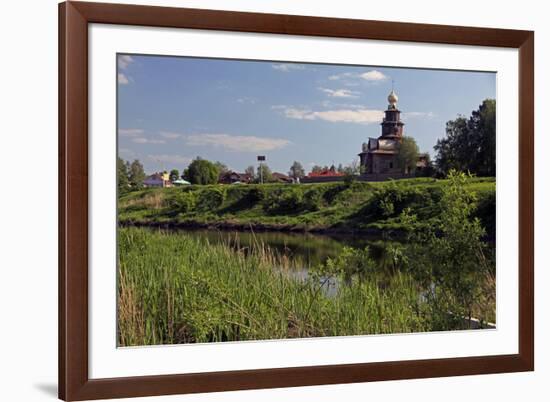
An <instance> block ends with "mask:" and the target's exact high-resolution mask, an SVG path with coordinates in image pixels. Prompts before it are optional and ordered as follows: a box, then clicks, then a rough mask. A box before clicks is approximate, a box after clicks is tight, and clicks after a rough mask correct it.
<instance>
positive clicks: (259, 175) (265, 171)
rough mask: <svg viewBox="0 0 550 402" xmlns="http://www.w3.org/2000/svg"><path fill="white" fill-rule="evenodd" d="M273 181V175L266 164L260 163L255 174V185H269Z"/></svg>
mask: <svg viewBox="0 0 550 402" xmlns="http://www.w3.org/2000/svg"><path fill="white" fill-rule="evenodd" d="M271 181H273V173H272V172H271V169H270V168H269V166H267V164H265V163H260V165H259V166H258V170H257V172H256V182H257V183H269V182H271Z"/></svg>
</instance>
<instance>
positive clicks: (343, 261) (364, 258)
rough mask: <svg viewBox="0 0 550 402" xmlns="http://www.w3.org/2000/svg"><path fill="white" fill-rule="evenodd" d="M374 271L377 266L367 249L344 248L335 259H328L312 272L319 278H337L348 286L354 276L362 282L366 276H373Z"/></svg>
mask: <svg viewBox="0 0 550 402" xmlns="http://www.w3.org/2000/svg"><path fill="white" fill-rule="evenodd" d="M376 270H377V266H376V263H375V261H374V260H373V259H372V257H371V256H370V249H369V247H365V248H364V249H357V248H352V247H344V248H343V249H342V252H341V253H340V254H339V255H338V256H337V257H336V258H328V259H327V261H326V263H325V264H323V265H321V266H318V267H316V268H315V271H314V272H315V274H316V275H318V276H320V277H331V276H336V277H339V278H341V279H342V280H343V281H344V282H346V283H348V284H349V283H350V281H351V280H352V278H353V277H354V276H357V277H358V278H360V279H361V280H363V279H365V278H366V277H367V276H368V275H373V274H374V273H375V272H376Z"/></svg>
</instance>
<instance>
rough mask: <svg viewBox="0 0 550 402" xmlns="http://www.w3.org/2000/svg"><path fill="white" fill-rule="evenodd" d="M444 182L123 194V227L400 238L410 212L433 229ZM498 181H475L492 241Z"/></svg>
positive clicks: (479, 209)
mask: <svg viewBox="0 0 550 402" xmlns="http://www.w3.org/2000/svg"><path fill="white" fill-rule="evenodd" d="M446 183H447V180H437V179H432V178H416V179H405V180H396V181H387V182H377V183H365V182H352V183H343V182H342V183H323V184H300V185H291V184H264V185H259V184H253V185H211V186H186V187H178V188H149V189H144V190H140V191H134V192H130V193H127V194H124V195H122V196H121V197H120V199H119V203H118V208H119V210H118V217H119V223H120V224H121V225H123V226H131V225H136V226H167V227H187V228H192V227H196V228H199V227H216V228H220V229H236V230H256V231H260V230H279V231H301V232H307V231H311V232H341V233H357V232H399V231H404V230H407V229H410V228H407V227H404V225H403V224H402V222H401V220H400V215H401V213H402V212H403V211H404V210H405V209H407V210H409V211H410V213H411V214H415V215H417V217H418V218H419V219H418V221H419V222H423V223H425V224H428V223H429V222H431V221H432V220H434V219H437V218H438V215H439V214H440V207H439V200H440V198H441V194H442V191H441V190H442V188H443V186H445V185H446ZM495 186H496V183H495V179H494V178H470V179H468V182H467V188H468V189H469V190H470V191H471V192H472V193H474V194H475V195H476V198H477V204H478V207H477V210H476V213H475V214H476V216H477V217H478V218H479V219H480V220H481V222H482V224H483V226H484V227H485V230H486V232H487V236H488V237H489V238H492V237H494V227H495V224H494V222H495Z"/></svg>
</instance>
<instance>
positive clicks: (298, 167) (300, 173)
mask: <svg viewBox="0 0 550 402" xmlns="http://www.w3.org/2000/svg"><path fill="white" fill-rule="evenodd" d="M305 174H306V173H305V171H304V167H303V166H302V164H301V163H300V162H298V161H294V163H293V164H292V166H291V167H290V170H289V172H288V175H289V176H290V177H292V178H294V179H301V178H302V177H304V176H305Z"/></svg>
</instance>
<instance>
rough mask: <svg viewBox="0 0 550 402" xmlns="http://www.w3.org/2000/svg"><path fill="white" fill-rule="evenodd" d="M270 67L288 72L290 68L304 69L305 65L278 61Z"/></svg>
mask: <svg viewBox="0 0 550 402" xmlns="http://www.w3.org/2000/svg"><path fill="white" fill-rule="evenodd" d="M271 67H272V68H274V69H275V70H278V71H282V72H285V73H288V72H289V71H292V70H304V69H305V67H304V66H302V65H300V64H292V63H280V64H272V65H271Z"/></svg>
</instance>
